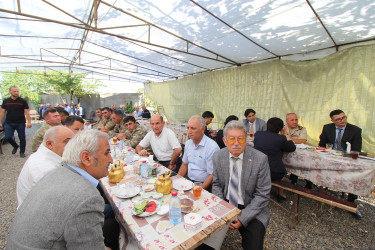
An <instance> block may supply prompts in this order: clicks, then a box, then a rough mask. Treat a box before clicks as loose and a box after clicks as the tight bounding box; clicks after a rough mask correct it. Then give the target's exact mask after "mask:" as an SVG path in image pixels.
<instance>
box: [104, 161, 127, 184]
mask: <svg viewBox="0 0 375 250" xmlns="http://www.w3.org/2000/svg"><path fill="white" fill-rule="evenodd" d="M124 176H125V171H124V169H123V168H122V166H121V164H120V165H117V164H115V165H114V166H112V168H111V170H110V171H109V174H108V179H109V182H111V183H118V182H120V181H121V180H122V178H124Z"/></svg>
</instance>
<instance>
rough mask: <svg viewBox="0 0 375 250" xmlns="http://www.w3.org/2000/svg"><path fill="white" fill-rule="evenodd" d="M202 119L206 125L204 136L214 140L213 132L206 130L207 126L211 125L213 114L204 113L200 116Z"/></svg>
mask: <svg viewBox="0 0 375 250" xmlns="http://www.w3.org/2000/svg"><path fill="white" fill-rule="evenodd" d="M202 117H203V119H204V121H205V123H206V125H205V128H204V134H205V135H206V136H208V137H209V138H211V139H215V137H216V133H215V131H210V130H208V129H207V126H208V125H209V124H211V122H212V119H214V118H215V116H214V114H213V113H212V112H211V111H204V112H203V114H202Z"/></svg>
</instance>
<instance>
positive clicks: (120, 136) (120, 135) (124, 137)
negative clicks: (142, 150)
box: [117, 133, 126, 140]
mask: <svg viewBox="0 0 375 250" xmlns="http://www.w3.org/2000/svg"><path fill="white" fill-rule="evenodd" d="M117 138H118V139H119V140H123V139H126V135H125V134H124V133H120V134H118V135H117Z"/></svg>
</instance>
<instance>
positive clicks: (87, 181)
mask: <svg viewBox="0 0 375 250" xmlns="http://www.w3.org/2000/svg"><path fill="white" fill-rule="evenodd" d="M111 162H112V157H111V153H110V148H109V144H108V137H107V135H106V134H104V133H102V132H100V131H97V130H92V129H91V130H85V131H82V132H80V133H77V134H76V135H75V136H74V137H73V138H72V139H71V140H70V141H69V143H68V144H67V145H66V147H65V150H64V153H63V164H64V165H63V166H61V167H58V168H56V169H55V170H53V171H51V172H50V173H49V174H48V175H46V176H45V177H44V178H42V179H41V180H40V181H39V182H38V183H37V184H36V185H35V186H34V188H33V189H32V190H31V191H30V192H29V194H28V196H27V197H26V198H25V200H24V201H23V203H22V205H21V206H20V207H19V209H18V210H17V213H16V216H15V218H14V220H13V223H12V227H11V229H10V233H9V237H8V240H7V247H6V248H7V249H31V248H32V249H52V248H53V249H66V248H68V249H100V250H103V249H105V246H107V247H110V248H111V249H118V233H119V226H118V224H117V223H115V219H112V220H108V221H106V222H104V227H103V221H104V215H103V208H104V202H103V198H102V197H101V196H100V193H99V191H98V189H97V188H96V186H97V185H98V183H99V181H98V180H99V179H100V178H102V177H104V176H107V175H108V164H109V163H111ZM110 222H111V225H110V229H111V230H113V232H108V231H106V229H107V228H106V223H110ZM116 224H117V226H116ZM102 227H103V228H102ZM103 234H104V238H103ZM110 237H113V238H112V239H110Z"/></svg>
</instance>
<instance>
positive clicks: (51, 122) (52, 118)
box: [31, 108, 61, 152]
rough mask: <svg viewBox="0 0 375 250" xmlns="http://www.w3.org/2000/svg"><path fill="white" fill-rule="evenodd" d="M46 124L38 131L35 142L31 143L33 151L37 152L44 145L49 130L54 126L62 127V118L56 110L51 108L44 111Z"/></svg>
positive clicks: (34, 138)
mask: <svg viewBox="0 0 375 250" xmlns="http://www.w3.org/2000/svg"><path fill="white" fill-rule="evenodd" d="M43 118H44V120H45V122H44V123H43V124H42V126H41V127H40V128H39V129H38V131H36V133H35V135H34V137H33V140H32V142H31V151H32V152H35V151H37V150H38V147H39V145H40V144H42V141H43V137H44V134H45V133H46V131H47V130H48V129H49V128H52V127H53V126H57V125H61V118H60V115H59V113H58V112H57V110H56V109H54V108H51V109H47V110H46V111H44V116H43Z"/></svg>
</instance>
